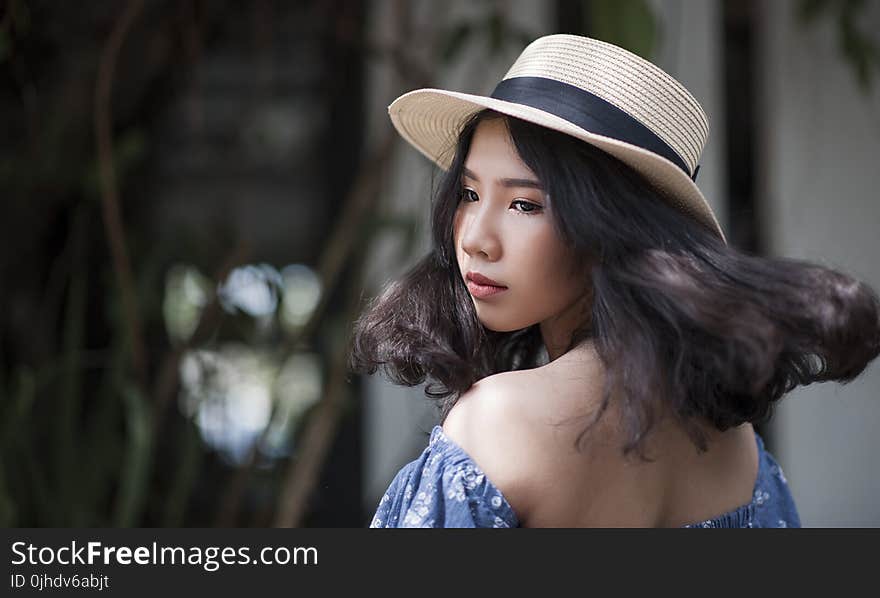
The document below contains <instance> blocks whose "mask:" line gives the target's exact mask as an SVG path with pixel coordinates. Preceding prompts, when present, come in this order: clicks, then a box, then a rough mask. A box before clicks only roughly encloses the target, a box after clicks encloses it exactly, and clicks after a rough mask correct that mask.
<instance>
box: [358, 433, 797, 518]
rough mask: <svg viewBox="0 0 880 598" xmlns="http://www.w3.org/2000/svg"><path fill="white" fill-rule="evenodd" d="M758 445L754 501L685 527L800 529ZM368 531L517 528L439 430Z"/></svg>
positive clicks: (494, 491)
mask: <svg viewBox="0 0 880 598" xmlns="http://www.w3.org/2000/svg"><path fill="white" fill-rule="evenodd" d="M755 441H756V442H757V445H758V457H759V461H758V463H759V467H758V477H757V479H756V480H755V487H754V491H753V492H752V500H751V501H750V502H749V503H748V504H744V505H742V506H740V507H739V508H737V509H734V510H732V511H728V512H727V513H724V514H722V515H718V516H717V517H714V518H712V519H708V520H706V521H700V522H696V523H691V524H689V525H685V526H683V527H689V528H692V527H800V525H801V522H800V517H799V516H798V512H797V508H796V507H795V503H794V499H793V497H792V494H791V491H790V490H789V487H788V482H787V480H786V479H785V475H784V474H783V472H782V468H781V467H780V466H779V464H778V463H777V462H776V460H775V459H774V458H773V456H772V455H771V454H770V453H769V452H768V451H767V450H765V448H764V440H763V439H762V438H761V436H760V435H759V434H758V433H757V432H755ZM370 527H519V521H518V520H517V517H516V514H515V513H514V511H513V508H512V507H511V506H510V504H508V502H507V499H505V497H504V495H503V494H501V491H500V490H498V488H496V487H495V485H494V484H493V483H492V482H491V481H490V480H489V479H488V478H487V477H486V475H485V474H484V473H483V471H482V470H481V469H480V468H479V466H477V464H476V463H475V462H474V460H473V459H472V458H471V457H470V455H468V454H467V453H466V452H465V451H464V449H462V448H461V447H460V446H458V445H457V444H456V443H454V442H453V441H452V440H451V439H450V438H449V437H448V436H446V434H445V433H444V432H443V428H442V427H440V426H439V425H437V426H434V428H433V429H432V430H431V436H430V439H429V440H428V446H426V447H425V449H424V450H423V451H422V454H421V455H420V456H419V457H418V458H417V459H414V460H413V461H410V462H409V463H407V464H406V465H404V466H403V467H402V468H401V469H400V471H398V472H397V475H396V476H395V477H394V479H393V480H392V481H391V484H390V486H389V487H388V490H387V491H386V492H385V494H383V495H382V498H381V499H380V500H379V505H378V508H377V509H376V513H375V515H374V516H373V519H372V521H371V522H370Z"/></svg>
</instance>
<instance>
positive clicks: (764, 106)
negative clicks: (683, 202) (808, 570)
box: [757, 0, 880, 527]
mask: <svg viewBox="0 0 880 598" xmlns="http://www.w3.org/2000/svg"><path fill="white" fill-rule="evenodd" d="M761 7H762V10H763V11H764V12H763V14H762V16H761V17H762V18H761V19H759V20H760V21H761V23H762V27H761V31H760V35H759V36H758V41H759V48H758V56H760V60H759V63H758V65H757V68H758V69H759V76H760V86H761V108H760V112H761V113H762V114H763V115H764V119H763V123H760V125H759V130H761V131H763V139H764V141H763V144H762V148H761V149H762V159H761V163H762V165H763V168H762V177H761V178H762V180H763V184H762V187H763V189H762V194H761V196H760V197H761V200H759V202H758V205H760V206H762V208H763V209H764V215H763V217H764V218H765V219H766V221H767V223H768V229H767V231H768V236H769V241H770V243H771V245H770V246H771V248H772V250H771V252H772V253H773V254H775V255H784V256H790V257H796V258H803V259H809V260H812V261H816V262H819V263H822V264H825V265H827V266H831V267H834V268H839V269H842V270H844V271H846V272H848V273H850V274H852V275H854V276H856V277H858V278H862V279H864V280H865V281H867V282H868V283H870V284H871V285H872V286H874V288H876V289H880V260H878V250H880V243H878V241H880V197H878V191H877V182H876V178H875V177H876V176H877V168H878V165H880V160H878V150H880V89H877V88H878V87H880V81H877V82H875V89H874V92H873V94H872V95H871V96H870V97H866V96H865V95H863V94H862V93H861V92H860V91H859V89H858V88H857V86H856V85H855V83H854V81H855V80H854V76H853V72H852V71H851V70H850V68H849V66H848V65H847V64H845V63H844V61H843V59H842V58H841V55H840V54H839V51H838V47H837V40H836V35H835V31H834V28H833V23H832V22H823V23H822V25H821V26H818V27H812V28H810V29H807V30H804V29H803V28H802V27H801V26H800V25H799V24H798V23H797V22H795V21H794V20H793V18H792V14H793V9H794V6H793V3H792V2H791V1H790V0H785V1H778V2H777V1H774V2H765V3H761ZM874 8H875V9H877V8H880V7H878V5H877V4H876V3H875V4H874ZM874 16H875V17H877V16H878V15H877V13H876V12H875V13H874ZM873 22H875V23H876V22H880V21H878V20H877V19H876V18H875V19H874V20H873ZM878 388H880V366H878V364H877V362H876V361H875V362H874V363H873V364H871V365H870V366H869V368H868V370H866V372H865V373H863V374H862V376H861V377H860V378H857V379H856V380H855V381H854V382H852V383H850V384H848V385H846V386H843V385H840V384H836V383H823V384H813V385H811V386H808V387H806V388H803V387H802V388H798V389H795V390H794V391H792V392H791V393H790V394H789V395H787V396H786V397H784V398H783V399H782V401H781V405H780V408H779V409H778V410H777V412H776V415H775V416H774V418H773V420H772V426H773V432H774V439H775V445H776V446H777V447H778V448H777V457H778V459H779V460H780V462H781V465H782V467H783V469H784V470H785V472H786V476H787V478H788V480H789V483H790V485H791V488H792V492H793V493H794V495H795V500H796V501H797V503H798V507H799V510H800V514H801V518H802V523H803V524H804V525H806V526H822V527H825V526H872V527H873V526H878V525H880V465H878V456H880V433H878V426H880V400H878Z"/></svg>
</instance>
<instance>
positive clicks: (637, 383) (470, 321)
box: [350, 110, 880, 459]
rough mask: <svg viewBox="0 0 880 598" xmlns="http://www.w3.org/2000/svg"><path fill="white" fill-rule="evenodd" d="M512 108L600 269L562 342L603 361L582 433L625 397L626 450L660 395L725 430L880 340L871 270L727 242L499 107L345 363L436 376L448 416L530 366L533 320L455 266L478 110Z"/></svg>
mask: <svg viewBox="0 0 880 598" xmlns="http://www.w3.org/2000/svg"><path fill="white" fill-rule="evenodd" d="M492 118H503V119H504V120H505V121H506V123H507V128H508V131H509V133H510V135H511V138H512V140H513V142H514V144H515V146H516V149H517V151H518V153H519V155H520V157H521V159H522V160H523V162H524V163H525V164H526V165H527V166H528V167H529V168H531V170H532V171H533V172H534V173H535V175H536V176H537V177H538V178H539V179H540V180H541V181H542V183H543V185H544V186H545V190H546V191H547V192H548V193H549V196H550V197H552V198H553V199H552V201H553V210H551V214H552V215H553V224H554V227H555V228H556V231H557V233H558V235H559V237H560V238H561V239H562V240H563V242H564V243H565V244H566V245H567V246H569V247H570V248H572V250H573V251H574V252H575V255H577V256H579V257H580V258H581V260H580V261H581V262H582V263H583V264H589V267H588V268H585V274H584V275H585V276H587V277H589V282H590V283H591V285H592V294H593V298H592V299H593V301H592V313H591V317H590V319H589V322H588V323H586V324H585V325H584V326H583V328H581V329H579V330H577V331H575V334H574V335H573V337H572V339H571V343H570V344H569V347H568V349H571V348H573V347H575V346H576V345H578V344H580V343H581V342H582V341H584V340H585V339H587V338H591V339H592V340H593V341H594V344H595V348H596V351H597V354H598V356H599V357H600V359H601V361H602V363H603V366H604V368H605V371H606V373H607V375H606V376H605V388H604V394H603V397H602V402H601V404H600V406H599V409H598V410H596V412H595V414H594V416H593V418H592V421H591V422H590V424H589V425H588V426H587V427H586V428H585V429H584V431H583V432H581V435H580V436H578V440H577V442H576V444H578V443H579V442H580V440H581V438H582V437H583V435H584V434H585V433H586V432H587V431H589V429H590V427H591V426H592V425H593V424H595V423H597V422H598V421H599V419H600V418H601V416H602V414H603V413H604V412H605V411H606V409H607V408H608V406H609V405H610V404H611V401H612V397H614V400H615V401H618V400H619V401H620V404H619V407H620V414H621V419H622V421H621V423H622V425H623V427H624V428H623V429H624V430H625V434H626V438H625V443H624V447H623V452H624V454H628V453H629V452H630V451H633V450H635V451H636V452H637V453H638V454H639V455H640V456H641V457H642V458H643V459H645V456H644V453H643V447H642V442H643V440H644V438H645V436H646V434H647V433H648V432H649V431H650V430H651V428H652V427H653V425H654V423H655V420H656V419H657V407H658V406H659V405H660V404H661V403H663V404H665V406H667V407H671V408H672V413H673V414H674V415H675V416H676V418H677V419H678V420H679V422H680V423H681V425H683V426H684V428H685V429H686V430H687V432H688V434H689V436H690V437H691V439H692V440H693V442H694V444H695V445H696V446H697V447H698V450H699V451H701V452H702V451H705V450H706V449H707V441H706V437H705V435H704V434H703V432H702V430H701V429H700V427H699V425H697V423H696V422H695V421H694V418H704V419H705V420H708V421H709V422H711V423H712V424H713V425H714V426H715V427H716V428H717V429H718V430H722V431H723V430H726V429H728V428H730V427H733V426H737V425H740V424H742V423H744V422H760V421H763V420H766V419H769V417H770V416H771V415H772V407H773V404H774V402H775V401H777V400H779V399H780V398H781V397H782V396H783V395H784V394H785V393H787V392H788V391H790V390H792V389H793V388H794V387H796V386H798V385H807V384H811V383H813V382H820V381H827V380H836V381H838V382H841V383H846V382H849V381H851V380H852V379H853V378H855V377H856V376H858V375H859V374H860V373H861V372H862V371H863V370H864V369H865V367H866V366H867V365H868V363H870V362H871V360H873V359H874V358H875V357H876V356H877V355H878V353H880V300H878V296H877V293H876V291H874V290H873V289H872V288H871V287H869V286H868V285H866V284H865V283H863V282H861V281H859V280H856V279H854V278H852V277H850V276H848V275H846V274H844V273H842V272H840V271H837V270H834V269H830V268H827V267H824V266H822V265H818V264H815V263H810V262H807V261H803V260H796V259H791V258H783V257H760V256H756V255H749V254H747V253H745V252H742V251H739V250H737V249H735V248H733V247H730V246H727V245H725V244H724V243H723V241H721V240H720V239H719V238H718V237H717V236H716V235H715V234H714V233H713V232H712V231H710V230H709V229H707V228H705V227H704V226H703V225H702V224H700V223H699V222H697V221H696V220H694V219H693V218H692V217H691V216H688V215H686V214H684V213H683V212H681V211H680V210H678V209H676V208H673V207H672V206H671V205H670V204H669V203H668V202H667V201H665V200H664V199H663V198H662V196H661V195H659V194H658V192H657V191H655V190H654V189H653V188H652V187H650V186H649V185H648V184H647V182H646V181H645V180H644V179H643V178H642V177H641V176H640V175H639V174H638V173H637V172H635V171H634V170H632V169H631V168H630V167H629V166H627V165H626V164H624V163H623V162H621V161H619V160H617V159H616V158H614V157H612V156H610V155H609V154H607V153H605V152H603V151H601V150H599V149H597V148H596V147H594V146H592V145H589V144H587V143H583V142H581V141H580V140H577V139H575V138H573V137H570V136H568V135H565V134H562V133H558V132H555V131H552V130H550V129H547V128H544V127H540V126H537V125H534V124H532V123H528V122H525V121H522V120H519V119H517V118H513V117H508V116H506V115H503V114H499V113H497V112H494V111H491V110H483V111H481V112H478V113H477V114H475V115H474V116H473V117H472V118H471V119H470V120H469V121H468V122H467V123H466V124H465V126H464V127H463V129H462V131H461V133H460V135H459V138H458V143H457V145H456V147H455V148H454V151H455V154H454V157H453V160H452V163H451V166H450V168H449V169H448V170H447V171H446V173H445V174H444V175H443V176H442V177H441V179H440V183H439V185H438V186H437V189H436V190H435V192H434V196H433V199H432V214H431V231H432V236H433V246H432V249H431V250H430V251H429V253H428V254H427V255H425V256H424V257H423V258H422V259H421V260H420V261H419V262H417V263H416V264H415V265H414V266H413V267H412V268H411V269H410V270H409V271H408V272H407V273H406V274H404V275H403V276H402V277H401V278H400V279H398V280H395V281H393V282H391V283H390V284H388V286H387V287H386V288H385V289H384V291H383V292H382V293H381V294H380V295H379V296H378V297H376V298H374V299H373V300H372V301H371V302H370V303H369V304H368V305H367V307H366V309H365V311H364V312H363V314H362V315H361V316H360V318H358V320H357V321H356V322H355V325H354V329H353V334H352V338H351V353H350V367H351V369H352V370H353V371H355V372H359V373H368V374H373V373H375V372H376V370H377V369H379V368H382V370H383V372H384V373H385V375H386V376H387V377H388V378H389V379H390V380H391V381H392V382H394V383H396V384H403V385H407V386H414V385H417V384H421V383H423V382H424V381H425V380H426V378H427V379H429V384H427V385H426V388H425V393H426V395H427V396H428V397H430V398H432V399H435V400H437V401H438V403H439V405H440V408H441V419H445V418H446V414H448V412H449V410H450V409H451V407H452V406H453V405H454V404H455V402H456V401H457V400H458V397H459V396H460V395H461V394H462V393H463V392H464V391H466V390H467V389H468V388H470V386H471V385H472V384H473V383H474V382H476V381H477V380H479V379H481V378H484V377H486V376H489V375H491V374H494V373H498V372H502V371H510V370H517V369H526V368H532V367H536V366H537V365H538V358H539V356H540V355H541V354H542V353H541V352H542V349H543V341H542V338H541V335H540V331H539V328H538V324H537V323H536V324H533V325H531V326H529V327H527V328H525V329H522V330H518V331H514V332H495V331H492V330H488V329H486V328H485V327H484V326H483V325H482V324H481V323H480V321H479V319H478V318H477V316H476V312H475V309H474V306H473V304H472V300H471V297H470V295H469V294H468V291H467V289H466V287H465V285H464V283H463V281H462V278H461V275H460V273H459V268H458V263H457V261H456V254H455V247H454V241H453V218H454V215H455V212H456V210H457V208H458V203H459V199H460V195H461V175H462V167H463V165H464V161H465V158H466V156H467V154H468V150H469V148H470V143H471V139H472V137H473V134H474V131H475V129H476V127H477V125H478V124H479V123H480V122H481V121H483V120H486V119H492Z"/></svg>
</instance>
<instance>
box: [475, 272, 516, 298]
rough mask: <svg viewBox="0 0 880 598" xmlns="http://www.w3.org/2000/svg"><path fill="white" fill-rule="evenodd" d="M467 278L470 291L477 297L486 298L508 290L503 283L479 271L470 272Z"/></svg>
mask: <svg viewBox="0 0 880 598" xmlns="http://www.w3.org/2000/svg"><path fill="white" fill-rule="evenodd" d="M465 278H466V279H467V288H468V291H470V293H471V295H473V296H474V297H476V298H477V299H486V298H488V297H491V296H493V295H497V294H499V293H503V292H504V291H506V290H507V287H506V286H504V285H503V284H500V283H499V282H498V281H495V280H492V279H491V278H489V277H488V276H483V275H482V274H479V273H477V272H468V273H467V275H466V276H465Z"/></svg>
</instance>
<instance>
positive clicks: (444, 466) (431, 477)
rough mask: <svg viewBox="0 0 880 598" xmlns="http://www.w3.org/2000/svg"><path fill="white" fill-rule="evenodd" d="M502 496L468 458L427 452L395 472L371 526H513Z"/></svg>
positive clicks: (512, 519)
mask: <svg viewBox="0 0 880 598" xmlns="http://www.w3.org/2000/svg"><path fill="white" fill-rule="evenodd" d="M516 526H517V522H516V516H515V515H514V513H513V510H512V509H511V508H510V505H509V504H508V503H507V501H506V500H505V499H504V497H503V496H502V494H501V492H499V491H498V489H497V488H495V486H494V485H493V484H492V483H491V482H490V481H489V480H488V479H487V478H486V476H485V474H484V473H483V472H482V470H480V468H479V467H478V466H477V465H476V463H474V462H473V461H472V460H470V459H467V458H463V456H462V455H453V454H450V453H441V452H436V453H432V452H431V451H430V450H428V449H426V451H425V452H424V453H423V454H422V456H421V457H420V458H419V459H416V460H415V461H411V462H410V463H407V464H406V465H405V466H404V467H403V468H401V469H400V471H398V473H397V475H396V476H395V477H394V479H393V480H392V482H391V484H390V486H389V487H388V490H387V491H386V492H385V494H383V495H382V498H381V499H380V500H379V505H378V508H377V509H376V513H375V515H374V516H373V520H372V522H371V523H370V527H458V528H465V527H516Z"/></svg>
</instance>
